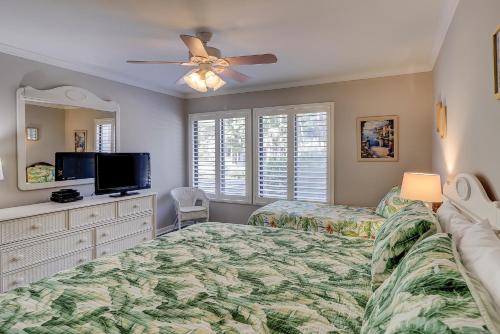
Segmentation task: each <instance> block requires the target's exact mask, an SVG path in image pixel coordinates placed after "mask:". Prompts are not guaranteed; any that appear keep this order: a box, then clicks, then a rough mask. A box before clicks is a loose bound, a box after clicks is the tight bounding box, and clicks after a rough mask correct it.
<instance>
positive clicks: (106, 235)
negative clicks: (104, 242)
mask: <svg viewBox="0 0 500 334" xmlns="http://www.w3.org/2000/svg"><path fill="white" fill-rule="evenodd" d="M101 236H102V237H108V236H109V232H107V231H104V232H102V234H101Z"/></svg>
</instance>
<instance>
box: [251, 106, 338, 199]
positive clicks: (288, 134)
mask: <svg viewBox="0 0 500 334" xmlns="http://www.w3.org/2000/svg"><path fill="white" fill-rule="evenodd" d="M331 109H332V104H330V103H320V104H308V105H300V106H286V107H273V108H259V109H254V150H255V155H256V158H255V161H254V179H255V182H254V203H255V204H265V203H269V202H271V201H273V200H276V199H288V200H307V201H317V202H328V201H329V200H330V189H331V187H330V180H331V179H330V174H331V173H330V160H329V159H330V158H329V157H330V155H329V152H330V151H331V148H330V131H329V129H330V119H331V115H330V110H331Z"/></svg>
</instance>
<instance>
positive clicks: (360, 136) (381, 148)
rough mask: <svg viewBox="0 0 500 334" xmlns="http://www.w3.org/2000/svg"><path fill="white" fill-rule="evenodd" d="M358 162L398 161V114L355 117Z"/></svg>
mask: <svg viewBox="0 0 500 334" xmlns="http://www.w3.org/2000/svg"><path fill="white" fill-rule="evenodd" d="M356 137H357V158H358V161H359V162H396V161H399V116H396V115H388V116H369V117H358V118H357V119H356Z"/></svg>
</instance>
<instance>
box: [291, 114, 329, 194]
mask: <svg viewBox="0 0 500 334" xmlns="http://www.w3.org/2000/svg"><path fill="white" fill-rule="evenodd" d="M327 129H328V115H327V113H326V112H316V113H298V114H296V115H295V129H294V130H295V152H294V159H295V163H294V181H295V182H294V184H295V187H294V199H296V200H307V201H318V202H326V201H327V198H328V194H327V191H328V190H327V188H328V186H327V184H328V131H327Z"/></svg>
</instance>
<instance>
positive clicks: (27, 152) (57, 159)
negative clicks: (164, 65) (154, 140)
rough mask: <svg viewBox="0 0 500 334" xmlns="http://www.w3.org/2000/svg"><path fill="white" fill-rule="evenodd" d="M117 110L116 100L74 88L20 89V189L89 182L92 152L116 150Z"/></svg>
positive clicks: (18, 124)
mask: <svg viewBox="0 0 500 334" xmlns="http://www.w3.org/2000/svg"><path fill="white" fill-rule="evenodd" d="M119 111H120V108H119V105H118V104H117V103H116V102H113V101H105V100H102V99H100V98H99V97H97V96H96V95H95V94H93V93H91V92H89V91H87V90H85V89H82V88H79V87H72V86H63V87H57V88H54V89H49V90H37V89H34V88H31V87H23V88H19V89H18V91H17V169H18V187H19V189H21V190H35V189H45V188H59V187H66V186H72V185H80V184H90V183H93V182H94V178H93V153H94V152H118V151H119V148H120V140H119V138H120V137H119V134H120V126H119V125H120V121H119V120H120V119H119V114H120V113H119ZM62 166H64V168H63V167H62ZM75 171H77V172H75Z"/></svg>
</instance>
